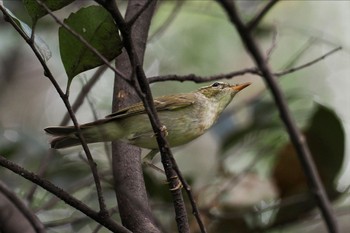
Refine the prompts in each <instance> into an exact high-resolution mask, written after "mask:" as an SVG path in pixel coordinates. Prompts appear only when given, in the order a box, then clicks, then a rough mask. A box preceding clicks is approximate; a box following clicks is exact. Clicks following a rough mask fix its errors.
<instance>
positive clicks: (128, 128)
mask: <svg viewBox="0 0 350 233" xmlns="http://www.w3.org/2000/svg"><path fill="white" fill-rule="evenodd" d="M248 85H250V84H248V83H247V84H242V85H230V84H226V83H221V82H216V83H214V84H212V85H211V86H207V87H202V88H200V89H199V90H197V91H195V92H191V93H185V94H176V95H168V96H162V97H158V98H155V99H154V105H155V108H156V110H157V113H158V116H159V119H160V121H161V123H162V124H163V125H164V126H165V127H166V131H167V140H168V142H169V144H170V146H171V147H175V146H179V145H182V144H185V143H187V142H189V141H191V140H193V139H195V138H197V137H199V136H200V135H202V134H203V133H204V132H205V131H206V130H207V129H208V128H210V127H211V126H212V125H213V124H214V123H215V121H216V120H217V118H218V117H219V115H220V114H221V113H222V111H223V110H224V109H225V108H226V106H227V105H228V104H229V103H230V102H231V100H232V98H233V97H234V96H235V94H236V93H238V92H239V91H240V90H242V89H243V88H245V87H247V86H248ZM80 127H81V131H82V134H83V136H84V138H85V140H86V142H87V143H94V142H102V141H114V140H121V141H124V142H127V143H129V144H133V145H137V146H139V147H143V148H148V149H157V148H158V145H157V141H156V137H155V135H154V132H153V130H152V127H151V124H150V122H149V119H148V115H147V113H146V111H145V108H144V106H143V104H142V103H137V104H134V105H131V106H129V107H127V108H124V109H121V110H119V111H117V112H115V113H112V114H110V115H108V116H107V117H106V118H104V119H100V120H97V121H94V122H91V123H87V124H84V125H81V126H80ZM45 131H46V132H47V133H49V134H51V135H54V136H57V137H55V138H54V139H53V140H52V141H51V147H52V148H56V149H59V148H66V147H71V146H74V145H78V144H80V140H79V139H78V137H77V135H76V131H75V128H74V127H73V126H68V127H59V126H58V127H48V128H46V129H45Z"/></svg>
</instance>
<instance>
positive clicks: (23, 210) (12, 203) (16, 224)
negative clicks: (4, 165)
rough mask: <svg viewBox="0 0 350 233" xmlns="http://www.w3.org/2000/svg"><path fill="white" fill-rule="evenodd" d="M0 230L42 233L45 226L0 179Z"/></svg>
mask: <svg viewBox="0 0 350 233" xmlns="http://www.w3.org/2000/svg"><path fill="white" fill-rule="evenodd" d="M0 209H1V211H0V231H1V232H3V233H34V232H37V233H44V232H46V231H45V227H44V225H43V224H42V223H41V222H40V220H39V219H38V217H37V216H36V215H35V214H34V213H33V212H32V211H31V210H29V209H28V208H27V206H26V205H25V204H24V203H23V201H22V200H21V199H19V198H18V197H17V195H16V194H15V193H14V192H13V191H11V190H10V189H9V188H8V187H7V186H6V185H5V184H4V183H3V182H2V181H0Z"/></svg>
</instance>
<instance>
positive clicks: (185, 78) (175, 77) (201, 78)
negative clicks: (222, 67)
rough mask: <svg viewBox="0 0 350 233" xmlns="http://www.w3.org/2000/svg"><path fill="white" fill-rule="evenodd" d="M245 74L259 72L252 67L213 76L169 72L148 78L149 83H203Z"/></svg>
mask: <svg viewBox="0 0 350 233" xmlns="http://www.w3.org/2000/svg"><path fill="white" fill-rule="evenodd" d="M245 74H257V75H258V74H259V72H258V70H257V69H256V68H254V67H252V68H246V69H242V70H238V71H233V72H230V73H226V74H218V75H213V76H198V75H195V74H188V75H176V74H170V75H162V76H153V77H149V78H148V82H149V83H154V82H164V81H179V82H184V81H192V82H195V83H203V82H210V81H214V80H219V79H231V78H233V77H236V76H242V75H245Z"/></svg>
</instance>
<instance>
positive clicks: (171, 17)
mask: <svg viewBox="0 0 350 233" xmlns="http://www.w3.org/2000/svg"><path fill="white" fill-rule="evenodd" d="M183 3H184V1H182V0H176V3H175V4H176V5H175V7H174V9H173V10H172V11H171V13H170V15H169V16H168V18H167V19H166V20H165V21H164V23H163V24H162V25H161V26H160V27H159V28H157V30H156V31H155V32H154V33H153V34H152V35H150V36H149V37H148V41H152V40H153V39H154V38H155V37H156V36H157V35H159V34H162V33H163V32H164V31H165V30H166V29H167V28H168V27H169V25H170V24H171V23H172V22H173V21H174V20H175V18H176V16H177V15H178V13H179V12H180V9H181V6H182V5H183Z"/></svg>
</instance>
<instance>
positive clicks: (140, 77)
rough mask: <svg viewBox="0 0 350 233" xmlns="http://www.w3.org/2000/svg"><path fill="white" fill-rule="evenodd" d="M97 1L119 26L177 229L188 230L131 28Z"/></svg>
mask: <svg viewBox="0 0 350 233" xmlns="http://www.w3.org/2000/svg"><path fill="white" fill-rule="evenodd" d="M97 2H98V3H100V4H101V5H102V6H104V7H105V8H106V9H107V10H108V11H109V12H110V13H111V15H112V17H113V18H114V20H115V22H116V23H117V25H118V26H119V30H120V32H121V34H122V36H123V39H124V40H123V41H124V47H125V50H126V52H127V53H128V56H129V60H130V63H131V67H132V69H133V73H134V74H135V75H136V79H137V82H138V84H139V85H138V86H139V88H140V90H141V91H142V98H141V100H142V102H143V104H144V106H145V109H146V112H147V114H148V116H149V120H150V122H151V125H152V128H153V131H154V133H155V135H156V139H157V142H158V146H159V150H160V154H161V157H162V163H163V166H164V170H165V174H166V176H167V180H168V182H169V186H170V189H171V190H172V191H171V193H172V196H173V200H174V206H175V214H176V221H177V227H178V230H179V232H181V233H182V232H183V233H185V232H189V224H188V219H187V212H186V208H185V204H184V201H183V197H182V193H181V189H179V188H175V187H177V186H178V182H179V181H178V179H174V177H177V176H178V175H179V174H177V173H176V171H175V170H174V168H173V166H174V165H173V160H172V159H171V158H172V157H173V156H172V153H171V150H170V147H169V144H168V142H167V140H166V138H165V135H164V134H165V130H164V126H162V125H161V123H160V120H159V117H158V115H157V112H156V109H155V107H154V104H153V98H152V93H151V90H150V87H149V84H148V81H147V78H146V75H145V73H144V70H143V68H142V63H141V62H140V58H139V57H138V54H137V52H136V50H135V44H134V41H133V38H132V36H131V29H130V28H128V25H127V24H126V23H125V21H124V19H123V17H122V16H121V14H120V12H119V9H118V8H117V6H116V4H115V2H114V1H102V0H97Z"/></svg>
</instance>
